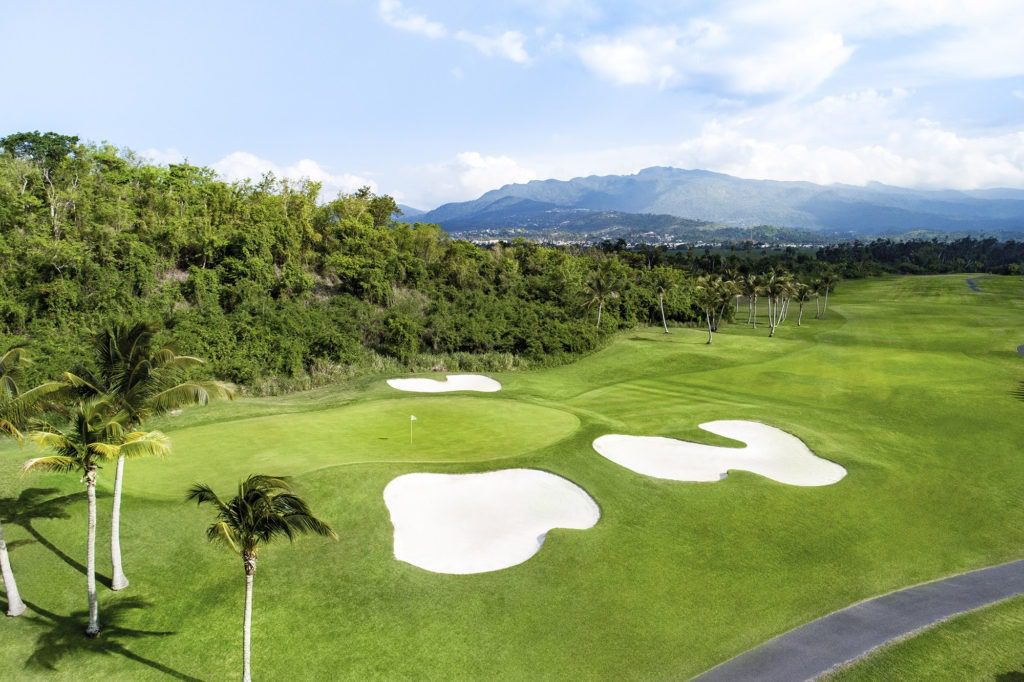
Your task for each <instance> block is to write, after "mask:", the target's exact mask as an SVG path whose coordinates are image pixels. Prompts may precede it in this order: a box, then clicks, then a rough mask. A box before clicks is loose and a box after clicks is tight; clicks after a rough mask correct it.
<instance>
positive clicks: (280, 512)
mask: <svg viewBox="0 0 1024 682" xmlns="http://www.w3.org/2000/svg"><path fill="white" fill-rule="evenodd" d="M186 500H195V501H196V503H197V504H211V505H213V507H214V508H215V509H216V510H217V520H216V521H215V522H214V523H213V524H212V525H211V526H210V527H209V528H208V529H207V530H206V538H207V539H208V540H210V541H211V542H222V543H224V544H226V545H227V546H228V547H230V548H231V549H232V550H234V551H235V552H237V553H238V554H239V555H240V556H241V557H242V567H243V569H244V571H245V612H244V616H243V621H242V623H243V624H242V680H243V682H250V680H252V672H251V670H252V668H251V665H250V662H251V651H252V649H251V646H250V643H251V633H252V584H253V578H254V576H255V575H256V560H257V557H258V553H259V549H260V547H261V546H263V545H266V544H268V543H270V542H271V541H273V540H275V539H277V538H288V540H289V541H292V540H293V539H294V538H295V536H296V535H302V534H307V533H312V534H315V535H321V536H324V537H330V538H334V539H337V537H338V536H337V535H336V534H335V532H334V531H333V530H331V528H330V526H328V525H327V524H326V523H324V522H323V521H321V520H320V519H318V518H316V517H315V516H313V514H312V512H310V510H309V506H308V505H307V504H306V502H305V501H304V500H303V499H302V498H300V497H299V496H298V495H296V494H295V493H293V492H292V491H291V487H290V485H289V483H288V480H287V479H285V478H281V477H277V476H262V475H258V474H254V475H252V476H250V477H249V478H247V479H245V480H244V481H242V482H241V483H240V484H239V486H238V494H237V495H235V496H234V497H233V498H231V499H230V500H228V501H227V502H224V501H222V500H221V499H220V498H219V497H217V495H216V493H214V492H213V490H211V489H210V487H209V486H207V485H203V484H201V483H197V484H195V485H194V486H192V488H191V489H189V491H188V495H187V496H186Z"/></svg>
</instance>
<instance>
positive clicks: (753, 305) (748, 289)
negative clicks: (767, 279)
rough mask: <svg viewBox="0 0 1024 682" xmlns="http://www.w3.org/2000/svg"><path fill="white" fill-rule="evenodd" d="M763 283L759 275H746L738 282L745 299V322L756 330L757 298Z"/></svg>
mask: <svg viewBox="0 0 1024 682" xmlns="http://www.w3.org/2000/svg"><path fill="white" fill-rule="evenodd" d="M762 285H763V281H762V278H761V276H760V275H755V274H754V273H752V272H751V273H747V274H746V275H744V276H743V277H742V279H740V280H739V286H740V289H741V291H742V292H743V295H744V296H746V297H747V322H748V323H749V324H750V325H752V326H753V327H754V328H755V329H756V328H757V297H758V296H759V295H760V294H761V288H762Z"/></svg>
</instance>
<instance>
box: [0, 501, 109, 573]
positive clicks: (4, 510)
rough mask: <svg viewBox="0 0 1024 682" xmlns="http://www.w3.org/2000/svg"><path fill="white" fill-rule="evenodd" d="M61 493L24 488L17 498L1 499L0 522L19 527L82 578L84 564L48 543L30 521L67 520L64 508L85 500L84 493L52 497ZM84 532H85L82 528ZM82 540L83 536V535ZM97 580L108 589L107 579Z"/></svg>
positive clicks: (83, 534) (83, 535) (67, 516)
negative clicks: (0, 520)
mask: <svg viewBox="0 0 1024 682" xmlns="http://www.w3.org/2000/svg"><path fill="white" fill-rule="evenodd" d="M58 492H60V491H59V490H57V489H56V488H26V489H25V490H22V491H21V494H20V495H18V496H17V497H3V498H0V519H2V520H3V522H4V523H9V524H11V525H14V526H20V527H22V528H24V529H25V531H26V532H27V533H28V534H29V535H31V536H32V537H33V538H34V539H35V541H36V542H38V543H39V544H40V545H42V546H43V547H45V548H46V549H48V550H50V551H51V552H53V554H54V555H56V556H57V557H58V558H59V559H60V560H61V561H63V562H64V563H66V564H67V565H68V566H70V567H71V568H73V569H75V570H76V571H78V572H79V573H81V574H82V575H85V571H86V569H85V565H84V564H82V563H81V562H79V561H77V560H75V559H73V558H72V557H70V556H68V554H66V553H65V552H64V551H63V550H62V549H61V548H60V547H58V546H57V545H55V544H53V543H52V542H50V541H49V540H48V539H47V538H46V536H44V535H43V534H42V533H40V532H39V531H38V530H36V527H35V526H34V525H33V522H35V521H36V520H39V519H67V518H70V517H69V515H68V512H67V508H68V506H69V505H71V504H72V503H74V502H79V501H82V500H85V491H84V490H83V491H82V492H79V493H72V494H70V495H62V496H61V497H52V496H53V494H54V493H58ZM83 531H84V529H83ZM82 537H83V539H84V537H85V533H84V532H83V533H82ZM10 546H11V545H8V547H10ZM96 580H98V581H99V582H100V584H102V585H104V586H106V587H110V584H111V582H110V578H108V577H107V576H105V575H101V574H99V573H97V574H96Z"/></svg>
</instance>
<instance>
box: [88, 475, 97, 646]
mask: <svg viewBox="0 0 1024 682" xmlns="http://www.w3.org/2000/svg"><path fill="white" fill-rule="evenodd" d="M85 489H86V493H87V495H88V498H89V536H88V541H87V542H88V545H87V546H86V551H85V556H86V560H85V590H86V593H87V594H88V597H89V627H87V628H86V629H85V634H86V635H88V636H89V637H96V636H98V635H99V634H100V606H99V603H98V602H97V601H96V469H89V470H87V471H86V472H85Z"/></svg>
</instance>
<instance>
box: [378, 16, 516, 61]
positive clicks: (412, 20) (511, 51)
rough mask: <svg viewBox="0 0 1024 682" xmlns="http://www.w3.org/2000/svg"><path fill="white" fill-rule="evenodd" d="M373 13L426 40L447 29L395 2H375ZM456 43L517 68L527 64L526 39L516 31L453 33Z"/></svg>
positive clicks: (395, 26) (463, 31) (393, 25)
mask: <svg viewBox="0 0 1024 682" xmlns="http://www.w3.org/2000/svg"><path fill="white" fill-rule="evenodd" d="M377 13H378V14H379V15H380V18H381V20H382V21H383V22H384V23H385V24H387V25H388V26H391V27H393V28H397V29H399V30H402V31H408V32H410V33H418V34H419V35H422V36H426V37H427V38H435V39H436V38H446V37H448V35H449V32H448V28H447V27H446V26H445V25H444V24H442V23H441V22H438V21H433V20H431V19H428V18H427V17H426V16H424V15H422V14H416V13H414V12H412V11H410V10H409V9H407V8H406V7H405V6H404V5H402V3H401V2H400V1H399V0H379V2H378V4H377ZM453 37H454V38H455V39H456V40H458V41H460V42H463V43H466V44H468V45H472V46H473V47H474V48H476V49H477V51H478V52H480V53H481V54H484V55H486V56H488V57H504V58H505V59H510V60H512V61H513V62H516V63H518V64H526V63H527V62H529V61H530V55H529V53H527V51H526V37H525V36H524V35H523V34H522V33H520V32H519V31H502V32H500V33H496V34H494V35H483V34H481V33H475V32H473V31H465V30H462V31H456V32H455V33H454V36H453Z"/></svg>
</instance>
